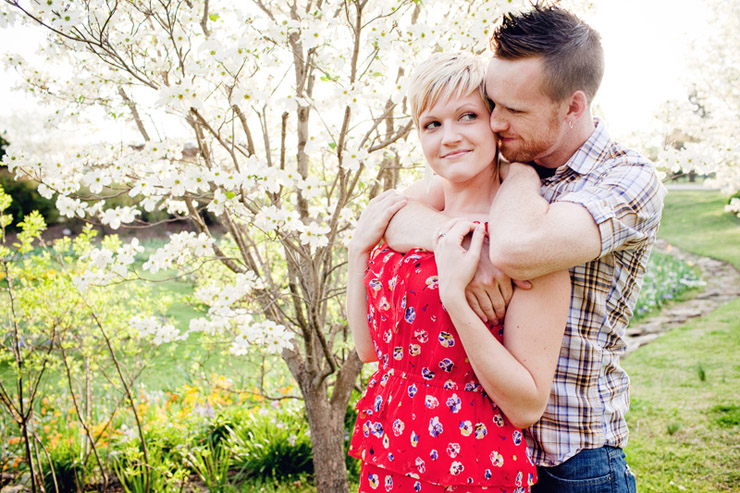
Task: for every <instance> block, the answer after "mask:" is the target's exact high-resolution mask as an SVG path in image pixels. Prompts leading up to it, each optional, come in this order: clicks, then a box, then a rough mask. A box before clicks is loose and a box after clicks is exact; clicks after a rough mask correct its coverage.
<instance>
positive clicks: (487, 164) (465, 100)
mask: <svg viewBox="0 0 740 493" xmlns="http://www.w3.org/2000/svg"><path fill="white" fill-rule="evenodd" d="M418 132H419V140H420V141H421V147H422V150H423V151H424V157H425V158H426V160H427V162H428V163H429V166H431V168H432V170H433V171H434V172H435V173H436V174H437V175H439V176H441V177H442V178H444V179H446V180H448V181H449V182H451V183H455V184H459V185H465V184H466V183H467V182H470V181H471V180H476V179H479V178H482V176H484V175H488V176H492V174H493V172H494V163H493V161H494V158H495V155H496V137H495V135H494V133H493V131H492V130H491V126H490V113H489V111H488V108H487V107H486V105H485V103H484V102H483V99H482V98H481V97H480V94H479V93H478V92H477V91H476V92H473V93H472V94H470V95H468V96H465V97H460V98H455V97H453V98H451V99H449V100H446V101H437V103H435V104H434V105H433V106H432V107H430V108H427V109H425V110H424V111H422V112H421V114H420V115H419V129H418Z"/></svg>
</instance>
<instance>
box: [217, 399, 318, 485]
mask: <svg viewBox="0 0 740 493" xmlns="http://www.w3.org/2000/svg"><path fill="white" fill-rule="evenodd" d="M231 443H232V448H233V451H234V454H235V457H234V465H235V466H236V468H237V469H239V470H240V471H241V472H242V473H243V474H245V475H247V476H262V477H267V478H273V479H279V480H288V479H291V478H294V477H297V476H299V475H300V474H303V473H305V474H310V473H312V472H313V463H312V452H311V439H310V437H309V435H308V422H307V420H306V418H305V416H304V415H303V412H302V410H298V409H295V410H280V411H278V412H265V411H262V412H257V413H252V414H250V415H249V416H248V417H247V418H246V419H245V420H244V421H243V422H242V423H241V424H240V425H239V426H238V427H235V428H234V433H233V436H232V439H231Z"/></svg>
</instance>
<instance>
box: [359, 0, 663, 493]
mask: <svg viewBox="0 0 740 493" xmlns="http://www.w3.org/2000/svg"><path fill="white" fill-rule="evenodd" d="M491 45H492V48H493V52H494V55H493V57H492V59H491V60H490V61H485V60H481V59H479V58H477V57H475V56H472V55H467V54H436V55H435V56H433V57H431V58H430V59H429V60H427V61H426V62H424V63H422V64H421V65H420V66H419V67H417V68H416V70H415V72H414V74H413V76H412V78H411V85H410V87H409V90H408V98H409V103H410V107H411V112H412V117H413V119H414V122H415V124H416V127H417V133H418V136H419V140H420V142H421V147H422V150H423V152H424V156H425V159H426V161H427V163H428V165H429V167H430V168H431V170H432V171H433V172H434V176H433V178H432V179H431V181H428V182H419V183H416V184H414V185H412V186H411V187H409V188H408V189H407V190H406V191H404V193H403V194H398V193H396V192H393V191H389V192H385V193H383V194H381V195H379V196H378V197H376V198H374V199H373V200H372V201H371V202H370V204H369V205H368V207H367V208H366V209H365V210H364V211H363V213H362V215H361V217H360V219H359V221H358V224H357V228H356V231H355V233H354V235H353V238H352V242H351V244H350V248H349V278H348V286H347V312H348V322H349V324H350V327H351V329H352V332H353V336H354V340H355V345H356V348H357V352H358V354H359V355H360V358H361V359H362V360H363V361H366V362H370V361H379V366H378V370H377V371H376V372H375V373H374V374H373V376H372V377H371V379H370V381H369V383H368V387H367V389H366V390H365V393H364V394H363V396H362V398H361V399H360V401H359V402H358V404H357V410H358V420H357V424H356V426H355V430H354V433H353V436H352V442H351V448H350V455H353V456H355V457H358V458H360V459H361V460H362V463H363V464H362V473H361V480H360V491H361V492H363V493H366V492H373V491H401V492H406V491H408V492H413V491H420V492H434V493H442V492H469V493H479V492H483V491H491V492H515V491H516V492H525V491H541V492H550V491H563V492H587V491H588V492H592V491H593V492H597V491H598V492H600V491H609V492H627V491H632V492H634V491H635V480H634V476H633V475H632V474H631V473H630V471H629V468H628V467H627V463H626V460H625V456H624V453H623V451H622V449H623V447H624V445H625V444H626V441H627V426H626V422H625V413H626V412H627V409H628V406H629V394H628V392H629V379H628V377H627V375H626V373H625V372H624V370H623V369H622V368H621V367H620V365H619V357H620V355H621V354H623V352H624V350H625V345H626V344H625V339H624V335H625V328H626V326H627V323H628V321H629V318H630V316H631V315H632V309H633V308H634V305H635V302H636V300H637V295H638V292H639V288H640V285H641V282H642V277H643V274H644V272H645V268H646V264H647V259H648V256H649V253H650V250H651V248H652V245H653V242H654V240H655V236H656V233H657V230H658V225H659V220H660V213H661V210H662V204H663V197H664V195H665V189H664V188H663V186H662V185H661V183H660V180H659V179H658V177H657V175H656V173H655V169H654V167H653V166H652V164H651V163H650V162H649V161H647V160H645V159H644V158H643V157H642V156H640V155H639V154H637V153H635V152H634V151H631V150H628V149H626V148H624V147H622V146H620V145H619V144H617V143H615V142H614V141H612V140H611V139H610V137H609V135H608V133H607V130H606V128H605V126H604V123H603V122H600V121H599V120H598V119H595V118H593V116H592V115H591V108H590V106H591V102H592V101H593V98H594V96H595V94H596V91H597V89H598V87H599V84H600V82H601V78H602V74H603V67H604V62H603V51H602V47H601V43H600V37H599V35H598V33H597V32H595V31H594V30H593V29H592V28H590V27H589V26H588V25H586V24H585V23H583V22H582V21H581V20H580V19H578V18H577V17H576V16H574V15H573V14H571V13H570V12H568V11H566V10H564V9H561V8H559V7H556V6H551V7H543V6H539V5H535V6H534V7H533V8H532V9H531V10H529V11H526V12H523V13H519V14H507V15H506V16H504V18H503V19H502V21H501V23H500V24H499V25H498V26H497V27H496V29H495V31H494V33H493V36H492V38H491ZM499 154H500V155H501V156H502V157H503V158H504V159H505V161H506V162H500V160H499ZM381 240H382V241H381ZM379 243H380V244H379ZM512 280H514V281H512ZM512 283H513V284H514V286H512Z"/></svg>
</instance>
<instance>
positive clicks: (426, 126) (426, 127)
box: [424, 122, 439, 130]
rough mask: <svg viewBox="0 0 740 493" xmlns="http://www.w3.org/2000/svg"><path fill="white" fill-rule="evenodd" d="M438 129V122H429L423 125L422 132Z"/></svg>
mask: <svg viewBox="0 0 740 493" xmlns="http://www.w3.org/2000/svg"><path fill="white" fill-rule="evenodd" d="M437 127H439V122H429V123H425V124H424V130H432V129H435V128H437Z"/></svg>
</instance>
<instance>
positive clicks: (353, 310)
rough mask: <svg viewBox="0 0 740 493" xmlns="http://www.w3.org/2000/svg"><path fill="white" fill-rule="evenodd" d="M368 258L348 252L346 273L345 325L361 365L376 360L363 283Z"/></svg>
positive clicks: (363, 254) (367, 254)
mask: <svg viewBox="0 0 740 493" xmlns="http://www.w3.org/2000/svg"><path fill="white" fill-rule="evenodd" d="M369 257H370V255H369V253H367V252H365V253H355V254H353V252H352V251H350V253H349V268H348V272H347V299H346V306H347V323H348V324H349V328H350V330H351V331H352V339H353V340H354V341H355V350H356V351H357V355H358V356H359V357H360V360H362V362H363V363H370V362H372V361H377V360H378V356H377V354H376V353H375V345H374V344H373V340H372V338H371V337H370V329H369V327H368V325H367V288H366V287H365V283H364V281H363V280H364V278H365V269H366V268H367V260H368V258H369Z"/></svg>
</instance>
